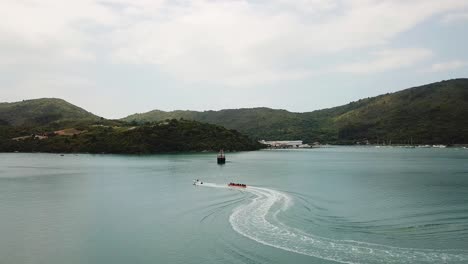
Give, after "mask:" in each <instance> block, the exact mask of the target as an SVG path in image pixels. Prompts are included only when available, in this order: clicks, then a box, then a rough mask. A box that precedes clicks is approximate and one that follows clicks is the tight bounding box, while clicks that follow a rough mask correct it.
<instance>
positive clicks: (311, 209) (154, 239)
mask: <svg viewBox="0 0 468 264" xmlns="http://www.w3.org/2000/svg"><path fill="white" fill-rule="evenodd" d="M227 158H228V162H227V164H226V165H224V166H218V165H217V164H216V163H215V155H214V154H187V155H154V156H119V155H65V156H64V157H61V156H60V155H54V154H0V263H2V264H10V263H11V264H17V263H25V264H26V263H35V264H36V263H44V264H55V263H57V264H63V263H67V264H68V263H99V264H101V263H213V264H214V263H468V150H466V149H402V148H364V147H336V148H323V149H313V150H290V151H257V152H244V153H235V154H229V155H228V157H227ZM196 178H199V179H201V180H203V181H204V186H193V185H192V184H191V183H192V180H193V179H196ZM230 181H234V182H241V183H246V184H248V185H249V186H252V187H251V188H247V189H246V190H239V189H229V188H226V187H225V183H227V182H230Z"/></svg>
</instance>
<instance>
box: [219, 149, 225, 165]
mask: <svg viewBox="0 0 468 264" xmlns="http://www.w3.org/2000/svg"><path fill="white" fill-rule="evenodd" d="M224 163H226V156H225V155H224V150H220V151H219V153H218V164H224Z"/></svg>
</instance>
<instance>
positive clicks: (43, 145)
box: [0, 119, 261, 154]
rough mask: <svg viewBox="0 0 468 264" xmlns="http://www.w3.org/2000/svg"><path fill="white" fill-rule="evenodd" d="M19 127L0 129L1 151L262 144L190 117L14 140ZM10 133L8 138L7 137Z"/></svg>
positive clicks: (186, 148)
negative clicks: (191, 119) (187, 118)
mask: <svg viewBox="0 0 468 264" xmlns="http://www.w3.org/2000/svg"><path fill="white" fill-rule="evenodd" d="M18 130H21V129H19V128H18V129H17V128H13V127H11V126H10V127H3V129H2V128H0V133H2V134H1V135H2V137H1V138H0V152H14V151H19V152H52V153H131V154H133V153H134V154H149V153H162V152H190V151H218V150H220V149H224V150H226V151H243V150H257V149H259V148H260V147H261V145H260V144H259V143H258V142H256V141H253V140H251V139H250V138H248V137H247V136H244V135H242V134H240V133H239V132H237V131H235V130H228V129H225V128H223V127H220V126H217V125H211V124H204V123H199V122H196V121H188V120H176V119H172V120H167V121H161V122H157V123H150V124H145V125H141V126H129V125H126V126H103V125H90V126H87V127H86V132H84V133H81V134H78V135H73V136H59V135H49V138H47V139H37V138H34V137H33V136H31V137H29V138H27V139H24V140H18V141H16V140H11V138H12V136H13V135H14V134H15V131H16V132H18ZM4 136H6V137H4Z"/></svg>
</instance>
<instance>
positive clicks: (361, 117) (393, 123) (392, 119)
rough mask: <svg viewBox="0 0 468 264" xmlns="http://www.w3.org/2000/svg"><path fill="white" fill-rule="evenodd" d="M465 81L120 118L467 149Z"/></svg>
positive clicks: (277, 136) (257, 134) (273, 136)
mask: <svg viewBox="0 0 468 264" xmlns="http://www.w3.org/2000/svg"><path fill="white" fill-rule="evenodd" d="M467 117H468V79H455V80H449V81H443V82H438V83H433V84H429V85H424V86H420V87H415V88H410V89H406V90H403V91H400V92H396V93H391V94H385V95H381V96H377V97H372V98H367V99H362V100H359V101H357V102H352V103H349V104H347V105H343V106H339V107H334V108H330V109H324V110H318V111H313V112H307V113H291V112H288V111H285V110H274V109H269V108H249V109H231V110H221V111H205V112H195V111H173V112H163V111H158V110H155V111H151V112H148V113H143V114H135V115H131V116H128V117H126V118H124V119H123V120H125V121H135V122H148V121H158V120H164V119H166V118H184V119H191V120H197V121H201V122H207V123H212V124H217V125H222V126H225V127H227V128H231V129H236V130H239V131H240V132H243V133H246V134H247V135H249V136H251V137H253V138H255V139H266V140H281V139H302V140H304V141H306V142H314V141H319V142H321V143H332V144H353V143H355V142H357V141H365V140H369V141H370V142H371V143H381V142H383V141H385V142H390V141H391V142H392V143H396V144H407V143H410V142H413V143H414V144H439V143H440V144H457V143H458V144H467V143H468V118H467Z"/></svg>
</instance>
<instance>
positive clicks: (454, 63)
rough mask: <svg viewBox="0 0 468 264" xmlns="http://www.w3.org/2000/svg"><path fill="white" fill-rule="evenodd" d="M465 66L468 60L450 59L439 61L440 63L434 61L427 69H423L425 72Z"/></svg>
mask: <svg viewBox="0 0 468 264" xmlns="http://www.w3.org/2000/svg"><path fill="white" fill-rule="evenodd" d="M465 66H468V62H466V61H461V60H452V61H446V62H441V63H434V64H432V65H431V67H430V68H429V69H427V70H424V71H425V72H444V71H452V70H456V69H460V68H463V67H465Z"/></svg>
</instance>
